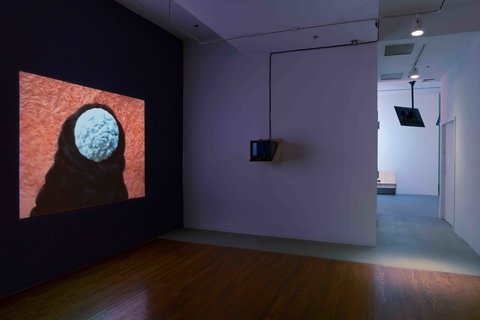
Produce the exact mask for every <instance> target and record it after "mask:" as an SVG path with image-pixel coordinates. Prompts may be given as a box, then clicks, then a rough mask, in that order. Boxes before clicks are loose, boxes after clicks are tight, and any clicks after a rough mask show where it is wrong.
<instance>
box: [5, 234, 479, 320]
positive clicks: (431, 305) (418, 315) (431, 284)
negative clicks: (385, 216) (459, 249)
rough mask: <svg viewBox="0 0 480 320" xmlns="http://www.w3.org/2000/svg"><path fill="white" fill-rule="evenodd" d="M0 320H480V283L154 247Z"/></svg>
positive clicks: (265, 255)
mask: <svg viewBox="0 0 480 320" xmlns="http://www.w3.org/2000/svg"><path fill="white" fill-rule="evenodd" d="M0 319H9V320H15V319H36V320H42V319H48V320H51V319H92V320H93V319H133V320H145V319H229V320H230V319H249V320H250V319H302V320H303V319H325V320H328V319H355V320H357V319H409V320H410V319H417V320H421V319H435V320H442V319H458V320H462V319H480V277H475V276H466V275H458V274H449V273H441V272H426V271H418V270H409V269H398V268H389V267H381V266H375V265H370V264H362V263H355V262H346V261H336V260H328V259H322V258H317V257H305V256H299V255H289V254H281V253H273V252H264V251H256V250H248V249H240V248H226V247H221V246H212V245H204V244H195V243H186V242H178V241H171V240H163V239H156V240H153V241H151V242H149V243H147V244H145V245H143V246H140V247H138V248H136V249H134V250H131V251H128V252H125V253H123V254H121V255H118V256H116V257H114V258H111V259H109V260H107V261H105V262H103V263H100V264H97V265H95V266H91V267H87V268H85V269H81V270H78V271H75V272H73V273H70V274H68V275H65V276H63V277H61V278H59V279H57V280H54V281H50V282H47V283H44V284H41V285H39V286H36V287H34V288H31V289H28V290H25V291H23V292H21V293H18V294H16V295H13V296H10V297H8V298H6V299H3V300H0Z"/></svg>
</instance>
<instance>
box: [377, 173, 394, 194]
mask: <svg viewBox="0 0 480 320" xmlns="http://www.w3.org/2000/svg"><path fill="white" fill-rule="evenodd" d="M396 193H397V179H396V178H395V171H378V178H377V194H396Z"/></svg>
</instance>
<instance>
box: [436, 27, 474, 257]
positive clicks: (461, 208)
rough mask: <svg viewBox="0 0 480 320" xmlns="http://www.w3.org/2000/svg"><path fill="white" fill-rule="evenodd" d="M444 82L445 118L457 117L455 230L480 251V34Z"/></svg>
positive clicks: (442, 112) (443, 118) (444, 78)
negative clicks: (479, 186)
mask: <svg viewBox="0 0 480 320" xmlns="http://www.w3.org/2000/svg"><path fill="white" fill-rule="evenodd" d="M441 83H442V110H441V114H442V121H448V120H451V119H453V118H454V117H455V119H456V131H455V220H454V230H455V232H456V233H457V234H458V235H459V236H460V237H462V238H463V239H464V240H465V241H466V242H467V243H468V244H469V245H470V246H471V247H472V248H473V249H474V250H475V251H476V252H477V253H478V254H480V197H479V191H478V190H479V188H478V185H479V182H480V139H479V138H480V36H479V38H478V39H477V40H476V41H475V42H474V43H473V44H472V46H471V47H470V48H469V49H468V50H466V51H465V53H464V54H463V56H461V57H459V59H458V61H457V63H456V64H454V65H453V66H452V67H451V68H450V70H449V71H448V72H447V73H446V74H445V75H444V76H443V77H442V79H441Z"/></svg>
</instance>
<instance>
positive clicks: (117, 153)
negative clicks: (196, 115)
mask: <svg viewBox="0 0 480 320" xmlns="http://www.w3.org/2000/svg"><path fill="white" fill-rule="evenodd" d="M19 81H20V83H19V85H20V168H19V179H20V181H19V185H20V197H19V198H20V206H19V207H20V218H21V219H23V218H28V217H36V216H42V215H46V214H51V213H59V212H64V211H69V210H72V209H77V208H85V207H90V206H96V205H101V204H106V203H112V202H117V201H124V200H127V199H132V198H141V197H145V130H144V109H145V102H144V101H143V100H140V99H135V98H131V97H127V96H123V95H119V94H115V93H111V92H106V91H102V90H98V89H93V88H88V87H84V86H81V85H77V84H73V83H68V82H65V81H60V80H55V79H52V78H48V77H44V76H40V75H35V74H31V73H27V72H22V71H21V72H20V73H19Z"/></svg>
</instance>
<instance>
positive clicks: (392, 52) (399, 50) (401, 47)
mask: <svg viewBox="0 0 480 320" xmlns="http://www.w3.org/2000/svg"><path fill="white" fill-rule="evenodd" d="M414 46H415V44H413V43H405V44H395V45H390V46H385V57H389V56H399V55H403V54H411V53H412V51H413V47H414Z"/></svg>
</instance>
